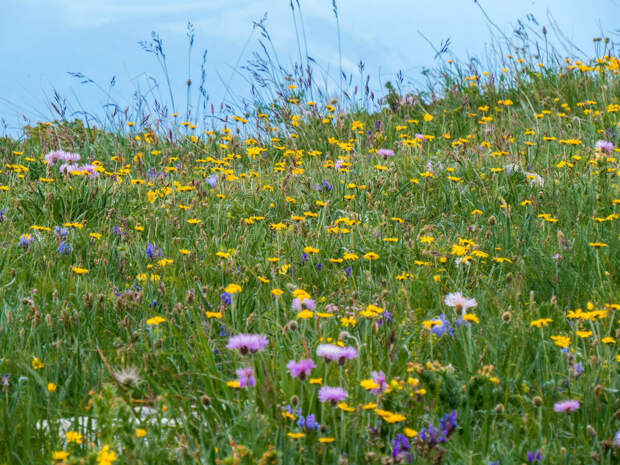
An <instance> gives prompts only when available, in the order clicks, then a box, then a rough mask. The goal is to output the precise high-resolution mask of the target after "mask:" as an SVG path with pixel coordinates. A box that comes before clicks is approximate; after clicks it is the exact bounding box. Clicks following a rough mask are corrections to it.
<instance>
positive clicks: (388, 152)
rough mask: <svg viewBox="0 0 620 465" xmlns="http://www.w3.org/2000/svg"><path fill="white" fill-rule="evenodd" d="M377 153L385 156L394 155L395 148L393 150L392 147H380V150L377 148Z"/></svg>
mask: <svg viewBox="0 0 620 465" xmlns="http://www.w3.org/2000/svg"><path fill="white" fill-rule="evenodd" d="M377 154H378V155H382V156H383V158H387V157H393V156H394V150H392V149H379V150H377Z"/></svg>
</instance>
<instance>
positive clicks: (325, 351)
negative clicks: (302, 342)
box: [316, 344, 357, 365]
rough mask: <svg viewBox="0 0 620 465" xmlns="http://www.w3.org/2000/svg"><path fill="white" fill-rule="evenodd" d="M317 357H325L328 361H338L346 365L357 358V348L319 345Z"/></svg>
mask: <svg viewBox="0 0 620 465" xmlns="http://www.w3.org/2000/svg"><path fill="white" fill-rule="evenodd" d="M316 355H317V356H319V357H325V359H326V360H328V361H338V363H340V364H341V365H344V362H345V360H347V359H352V358H355V357H357V349H356V348H355V347H340V346H337V345H334V344H319V345H318V347H317V348H316Z"/></svg>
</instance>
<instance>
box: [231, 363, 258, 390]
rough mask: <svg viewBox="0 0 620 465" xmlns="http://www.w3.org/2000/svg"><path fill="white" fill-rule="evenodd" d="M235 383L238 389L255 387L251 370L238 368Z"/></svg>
mask: <svg viewBox="0 0 620 465" xmlns="http://www.w3.org/2000/svg"><path fill="white" fill-rule="evenodd" d="M235 373H237V382H238V383H239V387H242V388H245V387H248V386H256V379H255V378H254V372H253V371H252V368H250V367H247V368H239V369H238V370H237V371H235Z"/></svg>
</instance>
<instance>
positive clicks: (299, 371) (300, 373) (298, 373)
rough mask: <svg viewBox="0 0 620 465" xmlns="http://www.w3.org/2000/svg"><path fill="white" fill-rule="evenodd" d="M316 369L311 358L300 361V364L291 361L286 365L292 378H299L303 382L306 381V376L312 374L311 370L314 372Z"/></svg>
mask: <svg viewBox="0 0 620 465" xmlns="http://www.w3.org/2000/svg"><path fill="white" fill-rule="evenodd" d="M314 367H316V365H315V364H314V361H313V360H312V359H311V358H307V359H304V360H300V361H299V362H296V361H295V360H291V361H290V362H288V363H287V364H286V368H288V371H289V372H290V373H291V376H292V377H293V378H299V379H301V380H303V379H305V378H306V376H307V375H309V374H310V370H312V369H313V368H314Z"/></svg>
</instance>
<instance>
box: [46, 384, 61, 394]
mask: <svg viewBox="0 0 620 465" xmlns="http://www.w3.org/2000/svg"><path fill="white" fill-rule="evenodd" d="M57 387H58V386H56V384H55V383H47V390H48V391H49V392H54V391H55V390H56V389H57Z"/></svg>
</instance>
